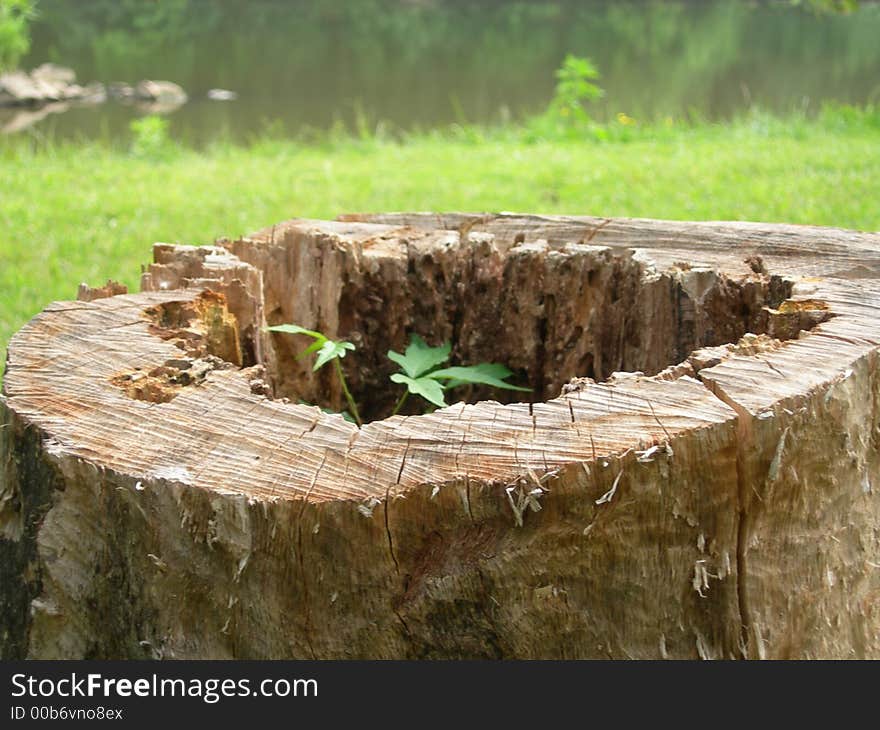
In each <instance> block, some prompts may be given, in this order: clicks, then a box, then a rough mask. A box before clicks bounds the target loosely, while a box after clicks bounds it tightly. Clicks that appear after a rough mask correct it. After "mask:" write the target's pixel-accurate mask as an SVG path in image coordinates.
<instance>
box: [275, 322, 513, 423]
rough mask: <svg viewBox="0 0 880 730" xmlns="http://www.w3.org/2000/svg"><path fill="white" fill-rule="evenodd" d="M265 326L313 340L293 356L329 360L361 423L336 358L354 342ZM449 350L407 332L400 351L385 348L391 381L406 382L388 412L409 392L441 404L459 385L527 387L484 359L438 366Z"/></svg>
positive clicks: (321, 362) (297, 328) (317, 365)
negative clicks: (391, 366)
mask: <svg viewBox="0 0 880 730" xmlns="http://www.w3.org/2000/svg"><path fill="white" fill-rule="evenodd" d="M268 330H269V331H270V332H281V333H283V334H289V335H305V336H307V337H311V338H312V339H313V340H314V342H313V343H312V344H311V345H309V346H308V347H307V348H306V349H305V350H303V351H302V352H301V353H299V355H298V356H297V357H305V356H306V355H310V354H312V353H317V357H316V358H315V364H314V365H313V367H312V370H313V371H317V370H320V369H321V368H322V367H324V365H326V364H328V363H330V362H332V363H333V366H334V368H335V370H336V376H337V377H338V378H339V384H340V386H341V387H342V392H343V394H344V395H345V399H346V401H347V402H348V406H349V408H350V409H351V414H352V416H353V417H354V421H355V422H356V423H357V424H358V425H359V426H360V425H363V421H362V420H361V416H360V413H359V412H358V407H357V403H356V402H355V400H354V398H353V397H352V395H351V391H350V390H349V389H348V383H347V382H346V380H345V373H343V371H342V365H341V363H340V362H339V361H340V360H341V359H342V358H343V357H345V353H346V352H348V351H353V350H354V349H355V346H354V345H353V344H352V343H351V342H346V341H345V340H331V339H330V338H329V337H327V336H326V335H325V334H323V333H322V332H317V331H316V330H309V329H306V328H305V327H300V326H299V325H296V324H279V325H275V326H273V327H269V328H268ZM451 352H452V344H451V343H449V342H445V343H444V344H442V345H440V346H439V347H431V346H430V345H428V344H427V343H426V342H425V341H424V340H423V339H422V338H421V337H419V336H418V335H416V334H413V335H411V336H410V343H409V346H408V347H407V348H406V350H405V351H404V352H403V353H400V352H395V351H394V350H389V351H388V358H389V359H390V360H392V361H393V362H395V363H397V365H399V366H400V372H397V373H393V374H392V375H391V380H392V382H394V383H399V384H400V385H405V386H406V390H405V391H404V392H403V393H402V394H401V396H400V398H399V399H398V401H397V403H396V404H395V406H394V410H393V411H392V412H391V415H392V416H393V415H396V414H397V413H398V412H399V411H400V409H401V408H402V407H403V404H404V403H405V402H406V400H407V398H408V397H409V396H410V395H416V396H419V397H420V398H422V399H424V400H425V401H427V402H428V403H429V404H430V405H432V406H437V407H439V408H442V407H443V406H446V405H447V403H446V397H445V394H446V392H447V391H449V390H452V389H453V388H458V387H460V386H463V385H489V386H491V387H493V388H503V389H505V390H520V391H528V390H530V389H529V388H521V387H519V386H516V385H511V384H510V383H507V382H505V380H506V379H507V378H509V377H510V376H511V375H512V374H513V373H511V372H510V370H508V369H507V368H506V367H504V366H503V365H499V364H497V363H487V362H484V363H480V364H479V365H468V366H462V365H459V366H453V367H441V365H443V364H444V363H446V362H447V361H448V360H449V356H450V354H451ZM343 415H345V414H343Z"/></svg>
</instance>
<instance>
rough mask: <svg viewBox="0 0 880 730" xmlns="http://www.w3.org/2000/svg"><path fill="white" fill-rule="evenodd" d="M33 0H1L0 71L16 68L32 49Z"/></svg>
mask: <svg viewBox="0 0 880 730" xmlns="http://www.w3.org/2000/svg"><path fill="white" fill-rule="evenodd" d="M35 15H36V11H35V9H34V1H33V0H0V71H5V70H7V69H10V68H15V67H16V65H18V62H19V60H21V58H22V57H23V56H24V55H25V54H26V53H27V52H28V51H29V50H30V47H31V37H30V31H29V24H30V21H31V20H32V19H33V18H34V16H35Z"/></svg>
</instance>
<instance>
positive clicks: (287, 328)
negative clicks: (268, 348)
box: [266, 324, 327, 343]
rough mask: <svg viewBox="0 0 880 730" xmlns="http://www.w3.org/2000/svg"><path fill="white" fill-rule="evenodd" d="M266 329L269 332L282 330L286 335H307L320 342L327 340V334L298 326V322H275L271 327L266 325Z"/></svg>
mask: <svg viewBox="0 0 880 730" xmlns="http://www.w3.org/2000/svg"><path fill="white" fill-rule="evenodd" d="M266 329H267V330H269V332H282V333H284V334H286V335H308V336H309V337H312V338H314V339H316V340H318V342H321V343H323V342H326V341H327V335H325V334H323V333H321V332H316V331H315V330H307V329H306V328H305V327H300V326H299V325H298V324H276V325H273V326H272V327H267V328H266Z"/></svg>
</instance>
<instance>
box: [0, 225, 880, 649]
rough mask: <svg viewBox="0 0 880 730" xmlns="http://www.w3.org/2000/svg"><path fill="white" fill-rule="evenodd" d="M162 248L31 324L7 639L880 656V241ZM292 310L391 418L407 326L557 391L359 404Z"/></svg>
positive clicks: (699, 231)
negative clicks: (269, 328) (426, 403)
mask: <svg viewBox="0 0 880 730" xmlns="http://www.w3.org/2000/svg"><path fill="white" fill-rule="evenodd" d="M155 258H156V263H154V264H153V265H152V266H151V267H150V268H149V269H148V270H147V271H146V272H145V274H144V277H143V281H142V285H143V288H144V290H145V291H144V292H143V293H141V294H137V295H120V296H111V297H107V298H101V299H97V300H95V301H91V302H75V303H74V302H65V303H57V304H53V305H51V306H50V307H48V308H47V309H46V310H45V311H44V312H43V313H42V314H40V315H38V316H37V317H36V318H35V319H34V320H32V322H31V323H29V324H28V325H27V326H26V327H25V328H24V329H23V330H22V331H21V332H19V333H18V334H17V335H16V336H15V337H14V338H13V340H12V342H11V343H10V346H9V361H8V366H7V371H6V375H5V379H4V395H3V398H2V407H0V413H2V419H3V421H2V423H3V426H2V427H0V477H2V482H0V565H2V567H0V571H2V583H0V585H2V589H0V624H2V631H0V646H2V648H3V653H4V655H6V656H30V657H83V656H89V657H115V656H124V657H136V656H157V657H159V656H161V657H338V658H344V657H377V658H379V657H382V658H384V657H615V658H625V657H702V658H711V657H739V656H746V657H848V656H858V657H863V656H864V657H876V656H880V639H878V636H880V603H878V599H880V572H878V571H880V568H878V566H880V543H878V540H880V538H878V536H880V519H878V518H880V511H878V502H877V496H876V491H875V490H876V489H877V488H878V478H880V464H878V456H877V454H878V450H877V445H878V440H880V383H878V371H877V358H878V344H880V343H878V337H880V335H878V330H877V322H878V311H877V310H878V303H880V285H878V275H880V236H877V235H872V234H857V233H853V232H847V231H838V230H831V229H818V228H806V227H796V226H778V225H764V224H736V223H700V224H695V223H673V222H663V221H646V220H617V219H615V220H608V219H597V218H549V217H536V216H516V215H500V216H490V215H481V216H467V215H443V216H437V215H432V214H392V215H383V216H348V217H346V219H345V220H340V221H337V222H327V221H303V220H295V221H289V222H286V223H284V224H280V225H277V226H273V227H272V228H271V229H266V230H265V231H261V232H259V233H256V234H254V235H252V236H249V237H247V238H244V239H241V240H238V241H221V242H218V245H217V246H215V247H200V248H195V249H190V248H187V247H174V246H168V245H164V244H157V246H156V248H155ZM291 321H293V322H297V323H299V324H302V325H305V326H310V327H318V328H320V329H322V330H324V331H325V332H327V333H328V334H330V335H331V336H340V337H345V338H346V339H350V340H352V341H354V342H355V343H356V344H357V345H358V347H359V350H358V351H357V352H356V353H354V354H353V355H351V356H350V357H349V358H346V360H345V363H344V364H345V368H346V373H347V376H348V379H349V380H350V382H351V384H352V388H353V390H354V391H355V394H356V397H357V398H358V400H359V401H360V402H362V403H363V404H364V411H365V412H366V413H367V414H368V415H369V416H370V417H373V418H381V417H382V416H383V415H385V414H387V412H388V411H389V405H390V403H391V402H392V401H393V399H394V397H395V396H396V395H397V394H396V393H395V392H394V391H393V390H392V389H391V388H390V387H389V384H388V382H387V375H388V373H389V372H390V370H389V365H388V363H387V361H386V358H385V357H384V354H385V352H386V351H387V350H388V349H390V348H393V349H397V350H400V349H401V348H402V347H403V346H404V345H405V340H406V336H407V333H408V332H411V331H415V332H419V333H420V334H422V335H423V336H425V337H427V338H428V339H429V340H433V341H435V342H438V341H441V340H443V339H451V340H452V341H453V342H454V343H455V348H454V356H455V357H456V358H457V359H458V360H459V361H461V362H475V361H480V360H494V361H499V362H504V363H505V364H507V365H508V366H509V367H511V369H512V370H514V372H515V377H516V378H517V379H518V381H519V382H520V383H524V384H529V385H530V386H532V387H533V388H534V389H535V392H534V396H533V400H534V402H532V403H528V402H527V403H508V404H502V403H497V402H494V401H481V402H479V403H476V404H474V405H463V404H458V405H454V406H451V407H450V408H447V409H442V410H439V411H436V412H434V413H431V414H428V415H414V414H411V415H405V416H396V417H393V418H387V419H385V420H376V421H373V422H372V423H368V424H367V425H365V426H364V427H363V428H360V429H359V428H357V427H355V426H354V425H352V424H350V423H348V422H346V421H344V420H343V419H342V418H341V417H339V416H334V415H328V414H325V413H323V412H322V411H321V410H320V409H319V408H317V407H311V406H305V405H298V404H297V399H300V398H302V399H304V400H307V401H309V402H315V403H320V404H322V405H329V406H332V407H336V408H340V407H342V400H341V396H340V394H339V393H338V392H337V390H336V387H337V386H336V384H335V383H334V382H333V381H332V380H331V379H330V378H329V377H328V375H325V373H324V372H323V371H321V372H319V373H318V374H317V375H316V374H313V373H312V372H311V370H310V368H309V366H308V363H306V362H303V361H301V360H296V359H295V358H294V354H295V352H296V350H297V348H298V347H301V343H298V342H296V341H291V340H292V338H290V337H285V336H278V335H273V336H269V335H267V334H265V333H263V332H261V326H262V325H263V324H264V323H268V324H277V323H280V322H291ZM623 371H640V372H629V373H628V372H623ZM572 378H574V380H571V379H572ZM569 381H571V382H569ZM476 395H477V396H480V397H485V396H487V395H489V393H488V392H477V393H476ZM492 395H494V396H496V397H497V393H494V394H492ZM414 413H415V412H414Z"/></svg>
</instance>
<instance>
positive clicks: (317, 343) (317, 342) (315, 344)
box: [296, 339, 328, 360]
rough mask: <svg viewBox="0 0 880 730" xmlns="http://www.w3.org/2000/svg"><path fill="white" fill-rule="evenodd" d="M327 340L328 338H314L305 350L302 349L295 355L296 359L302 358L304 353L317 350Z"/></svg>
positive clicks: (309, 353) (308, 353) (307, 353)
mask: <svg viewBox="0 0 880 730" xmlns="http://www.w3.org/2000/svg"><path fill="white" fill-rule="evenodd" d="M326 342H328V340H326V339H324V340H315V341H314V342H313V343H312V344H311V345H309V346H308V347H307V348H306V349H305V350H303V351H302V352H301V353H300V354H299V355H297V356H296V359H297V360H299V359H301V358H304V357H305V356H306V355H311V354H312V353H313V352H317V351H318V350H320V349H321V348H322V347H323V346H324V344H325V343H326Z"/></svg>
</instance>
